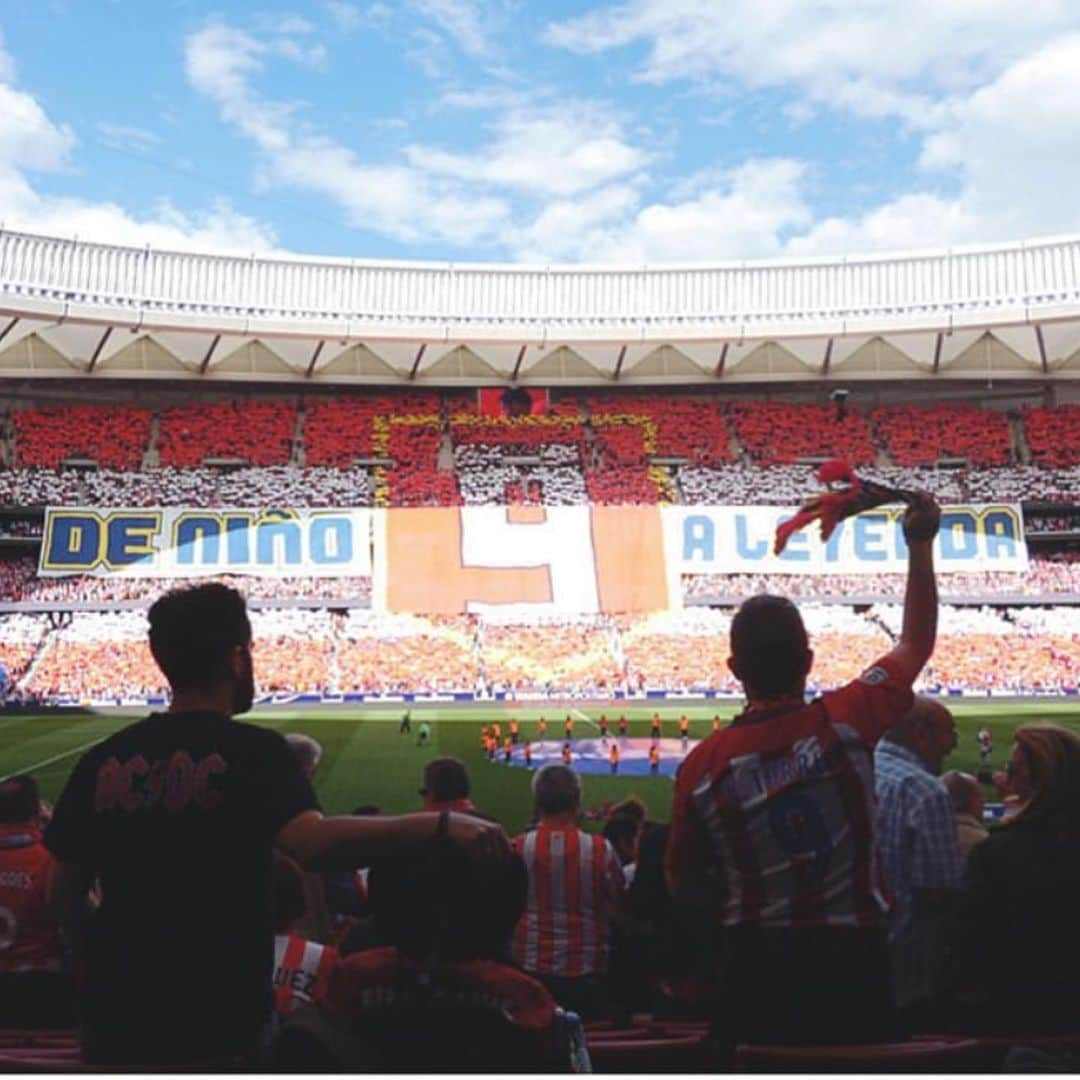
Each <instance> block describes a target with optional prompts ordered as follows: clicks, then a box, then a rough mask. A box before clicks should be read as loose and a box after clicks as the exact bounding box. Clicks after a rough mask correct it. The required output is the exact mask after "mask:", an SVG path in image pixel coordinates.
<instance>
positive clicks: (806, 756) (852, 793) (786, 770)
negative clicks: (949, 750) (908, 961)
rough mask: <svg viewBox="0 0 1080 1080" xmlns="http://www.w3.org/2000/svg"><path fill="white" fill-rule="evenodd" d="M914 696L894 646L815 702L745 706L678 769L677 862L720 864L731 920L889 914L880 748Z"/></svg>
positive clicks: (695, 868)
mask: <svg viewBox="0 0 1080 1080" xmlns="http://www.w3.org/2000/svg"><path fill="white" fill-rule="evenodd" d="M912 700H913V698H912V693H911V688H910V686H908V685H907V683H906V682H905V681H904V680H903V679H902V678H901V677H900V675H899V673H898V672H897V671H896V669H895V667H894V666H893V665H892V663H891V662H890V661H889V660H888V659H887V658H885V659H882V660H879V661H878V662H877V664H876V665H875V666H874V667H872V668H871V669H870V670H869V671H867V672H866V673H864V674H863V676H862V677H861V678H859V679H857V680H855V682H852V683H849V684H848V685H847V686H844V687H842V688H840V689H839V690H834V691H831V692H829V693H826V694H825V695H823V696H822V697H820V698H818V699H817V700H816V701H813V702H811V703H810V704H809V705H802V704H800V703H798V702H791V703H786V704H781V705H778V706H776V707H774V708H771V709H760V710H754V711H749V712H746V713H743V714H742V715H741V716H739V717H736V719H735V720H734V722H733V723H732V724H731V725H730V726H729V727H726V728H723V729H722V730H721V731H718V732H717V733H716V734H714V735H712V736H710V737H709V738H708V739H706V740H705V741H704V742H703V743H701V744H700V745H699V746H698V747H696V748H695V749H694V750H693V751H692V752H691V754H690V755H689V756H688V757H687V758H686V760H685V761H684V762H683V766H682V768H681V769H680V771H679V775H678V778H677V780H676V783H675V800H674V805H673V810H672V821H671V834H670V836H669V838H668V846H667V865H668V869H669V871H670V872H671V873H672V874H673V875H674V876H675V877H682V876H685V875H688V874H689V875H691V876H700V873H701V870H702V868H707V867H709V866H714V867H715V868H716V869H717V870H718V871H719V880H720V883H721V888H720V912H719V914H720V920H721V922H722V923H723V924H724V925H725V926H739V925H755V926H777V927H779V926H864V927H877V926H880V925H881V921H882V915H883V913H884V911H885V910H886V908H887V902H886V900H885V895H884V892H885V890H884V885H883V883H882V880H881V878H880V876H879V873H878V869H877V865H876V862H875V853H874V773H873V755H872V750H873V746H874V743H876V742H877V740H878V739H879V738H880V736H881V735H882V734H883V733H884V732H885V730H886V729H887V728H889V727H890V726H891V725H892V724H894V723H895V722H896V721H897V720H899V719H900V717H902V716H903V715H904V714H905V713H906V712H907V711H908V709H909V708H910V707H911V703H912Z"/></svg>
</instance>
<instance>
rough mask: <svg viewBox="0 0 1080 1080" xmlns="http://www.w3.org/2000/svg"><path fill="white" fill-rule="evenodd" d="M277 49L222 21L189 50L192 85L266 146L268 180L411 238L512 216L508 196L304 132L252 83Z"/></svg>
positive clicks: (446, 237)
mask: <svg viewBox="0 0 1080 1080" xmlns="http://www.w3.org/2000/svg"><path fill="white" fill-rule="evenodd" d="M272 51H273V50H272V49H271V47H270V46H268V45H267V43H266V42H264V41H263V40H261V39H258V38H254V37H252V36H251V35H248V34H245V33H243V32H242V31H238V30H235V29H233V28H231V27H228V26H226V25H224V24H220V23H215V24H212V25H210V26H208V27H205V28H204V29H203V30H200V31H198V32H197V33H195V34H193V35H191V37H189V38H188V41H187V50H186V56H187V72H188V79H189V81H190V82H191V85H192V86H193V87H194V88H195V89H196V90H197V91H198V92H200V93H202V94H204V95H206V96H207V97H209V98H211V99H212V100H213V101H214V102H216V103H217V105H218V106H219V108H220V110H221V115H222V118H223V119H224V120H225V121H226V122H227V123H228V124H230V125H231V126H233V127H235V128H236V129H237V130H238V131H239V132H240V133H241V134H243V135H244V136H246V137H247V138H249V139H251V140H252V141H253V142H254V143H255V145H256V146H257V148H258V149H259V150H260V152H261V159H260V165H259V176H260V178H261V181H262V183H263V184H264V185H267V186H272V185H286V186H289V187H293V188H297V189H302V190H307V191H312V192H316V193H319V194H321V195H324V196H325V197H327V198H329V199H331V200H332V201H334V202H335V203H337V204H338V205H339V206H340V207H341V208H342V209H343V210H344V211H345V213H346V216H347V218H348V220H349V223H350V224H351V225H353V226H355V227H357V228H364V229H372V230H374V231H377V232H381V233H384V234H385V235H388V236H392V237H394V238H396V239H399V240H403V241H407V242H417V241H420V240H437V241H444V242H445V241H449V242H452V243H458V244H481V243H483V244H490V243H491V242H492V241H493V239H494V237H495V236H497V235H498V232H499V230H500V229H501V227H502V226H503V225H504V224H505V222H506V221H507V220H508V217H509V207H508V206H507V205H506V203H505V202H504V201H503V200H501V199H499V198H497V197H494V196H492V195H490V194H486V193H476V192H473V191H466V190H463V189H462V188H461V186H460V185H455V184H451V183H445V182H440V181H439V179H438V178H433V177H431V176H428V175H427V174H425V173H424V172H423V171H422V170H419V169H416V168H411V167H409V166H407V165H401V164H397V163H391V164H379V163H369V162H365V161H363V160H361V158H360V157H359V156H358V155H357V154H356V153H355V152H354V151H353V150H351V149H350V148H348V147H346V146H342V145H341V144H340V143H337V142H334V141H333V140H331V139H328V138H325V137H322V136H318V135H311V134H309V133H307V132H305V131H301V130H298V129H297V128H296V127H295V125H293V124H292V123H291V119H292V118H291V110H290V109H289V108H288V107H287V106H285V105H283V104H280V103H277V102H274V101H270V100H267V99H265V98H263V97H262V96H261V95H259V94H258V93H257V92H256V91H255V90H254V89H253V88H252V86H251V85H250V82H249V79H250V78H251V77H252V76H254V75H256V74H257V73H258V72H260V71H261V70H262V67H263V63H264V60H265V58H266V57H267V56H268V54H269V53H270V52H272Z"/></svg>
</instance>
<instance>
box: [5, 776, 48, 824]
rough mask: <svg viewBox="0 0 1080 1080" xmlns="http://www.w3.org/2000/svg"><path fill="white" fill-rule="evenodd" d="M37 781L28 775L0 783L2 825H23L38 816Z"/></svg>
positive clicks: (13, 777) (14, 777)
mask: <svg viewBox="0 0 1080 1080" xmlns="http://www.w3.org/2000/svg"><path fill="white" fill-rule="evenodd" d="M39 808H40V799H39V797H38V786H37V781H36V780H35V779H34V778H33V777H32V776H30V775H29V774H27V773H23V774H22V775H21V776H12V777H9V778H8V779H7V780H5V781H4V782H3V783H0V825H23V824H25V823H26V822H28V821H33V820H34V818H36V817H37V816H38V811H39Z"/></svg>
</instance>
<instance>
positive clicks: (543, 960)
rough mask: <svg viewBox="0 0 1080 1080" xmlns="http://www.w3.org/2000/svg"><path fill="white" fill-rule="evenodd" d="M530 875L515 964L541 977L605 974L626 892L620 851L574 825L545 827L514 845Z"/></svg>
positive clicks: (516, 945) (518, 927) (517, 840)
mask: <svg viewBox="0 0 1080 1080" xmlns="http://www.w3.org/2000/svg"><path fill="white" fill-rule="evenodd" d="M514 848H515V849H516V850H517V852H518V853H519V854H520V855H521V857H522V858H523V859H524V860H525V865H526V867H528V871H529V902H528V905H527V906H526V908H525V912H524V914H523V915H522V916H521V919H520V920H519V921H518V925H517V930H516V931H515V933H514V960H515V961H516V962H517V964H518V965H519V966H520V967H521V968H523V969H524V970H525V971H528V972H530V973H532V974H536V975H559V976H563V977H566V978H576V977H578V976H581V975H591V974H603V973H604V972H605V971H606V970H607V964H608V941H609V937H610V925H609V922H610V919H611V913H612V909H613V908H614V906H615V904H616V903H617V902H618V900H619V898H620V896H621V895H622V892H623V890H624V888H625V881H624V878H623V873H622V868H621V867H620V866H619V859H618V856H616V854H615V849H614V848H613V847H612V846H611V844H609V843H608V842H607V840H605V839H604V838H603V837H602V836H593V835H591V834H590V833H586V832H582V831H581V830H580V829H578V828H577V827H576V826H574V825H549V824H541V825H540V826H539V827H538V828H536V829H533V830H532V831H531V832H527V833H524V834H523V835H521V836H518V837H516V838H515V839H514Z"/></svg>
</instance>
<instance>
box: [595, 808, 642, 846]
mask: <svg viewBox="0 0 1080 1080" xmlns="http://www.w3.org/2000/svg"><path fill="white" fill-rule="evenodd" d="M641 828H642V822H641V821H640V820H639V819H638V818H633V817H631V816H630V815H629V814H615V815H613V816H612V817H609V818H608V819H607V821H606V822H605V823H604V834H603V835H604V839H605V840H607V841H608V842H609V843H610V844H611V846H612V847H613V848H615V850H616V852H618V851H619V848H620V846H621V845H623V844H631V845H632V844H633V843H634V841H635V840H637V838H638V834H639V833H640V832H641Z"/></svg>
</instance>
